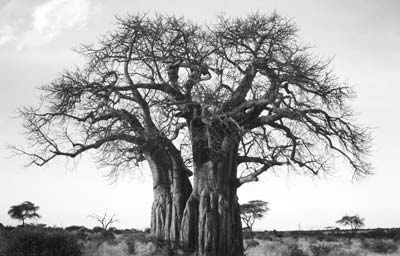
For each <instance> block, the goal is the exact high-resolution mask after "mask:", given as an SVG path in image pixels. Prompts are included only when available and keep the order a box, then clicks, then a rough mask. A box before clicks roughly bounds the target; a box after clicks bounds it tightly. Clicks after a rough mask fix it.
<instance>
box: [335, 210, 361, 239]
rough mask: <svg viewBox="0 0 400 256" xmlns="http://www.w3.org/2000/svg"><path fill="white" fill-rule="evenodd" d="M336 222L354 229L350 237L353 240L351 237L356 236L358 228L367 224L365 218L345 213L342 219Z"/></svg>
mask: <svg viewBox="0 0 400 256" xmlns="http://www.w3.org/2000/svg"><path fill="white" fill-rule="evenodd" d="M336 223H338V224H340V225H343V226H350V228H351V231H352V236H350V237H349V240H351V238H352V237H354V235H355V234H356V232H357V229H359V228H361V227H364V225H365V224H364V218H360V217H359V216H358V215H354V216H348V215H345V216H343V217H342V218H341V219H340V220H338V221H336Z"/></svg>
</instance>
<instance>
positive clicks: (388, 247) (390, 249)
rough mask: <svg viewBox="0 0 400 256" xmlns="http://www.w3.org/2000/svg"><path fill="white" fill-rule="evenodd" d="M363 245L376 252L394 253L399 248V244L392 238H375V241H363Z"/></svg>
mask: <svg viewBox="0 0 400 256" xmlns="http://www.w3.org/2000/svg"><path fill="white" fill-rule="evenodd" d="M362 245H363V247H364V248H366V249H367V250H370V251H373V252H376V253H384V254H386V253H394V252H396V251H397V250H398V248H399V246H398V245H397V244H396V243H395V242H393V241H392V240H374V241H372V242H371V241H367V240H365V241H363V244H362Z"/></svg>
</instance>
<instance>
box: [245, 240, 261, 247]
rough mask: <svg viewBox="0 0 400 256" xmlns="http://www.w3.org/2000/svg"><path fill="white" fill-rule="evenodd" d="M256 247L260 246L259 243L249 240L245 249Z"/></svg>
mask: <svg viewBox="0 0 400 256" xmlns="http://www.w3.org/2000/svg"><path fill="white" fill-rule="evenodd" d="M258 245H260V243H259V242H257V241H256V240H250V241H249V242H248V243H247V247H249V248H250V247H256V246H258Z"/></svg>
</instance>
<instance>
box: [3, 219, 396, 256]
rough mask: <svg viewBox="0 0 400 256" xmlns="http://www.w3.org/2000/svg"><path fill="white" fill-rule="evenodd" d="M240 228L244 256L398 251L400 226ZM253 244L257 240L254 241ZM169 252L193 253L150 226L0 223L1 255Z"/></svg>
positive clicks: (163, 255) (160, 255)
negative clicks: (153, 231)
mask: <svg viewBox="0 0 400 256" xmlns="http://www.w3.org/2000/svg"><path fill="white" fill-rule="evenodd" d="M349 237H353V231H352V230H340V229H339V230H313V231H264V232H259V231H258V232H257V231H256V232H254V238H253V239H251V238H250V233H248V232H246V231H245V232H244V247H245V248H246V250H245V255H248V256H264V255H265V256H271V255H272V256H367V255H373V256H378V255H399V254H400V251H399V249H398V248H399V245H400V229H398V228H396V229H361V230H358V231H357V234H356V236H355V237H354V238H353V239H352V240H351V241H350V240H349V239H348V238H349ZM254 242H256V243H254ZM28 255H29V256H31V255H35V256H133V255H139V256H169V255H191V254H187V253H184V252H183V250H181V249H179V248H177V247H172V246H170V244H169V243H165V242H163V241H161V240H155V239H154V238H153V237H152V236H151V235H150V232H149V230H146V231H139V230H135V229H125V230H120V229H116V228H109V229H108V230H104V229H102V228H94V229H88V228H85V227H83V226H70V227H66V228H57V227H51V228H50V227H45V226H44V225H39V226H34V225H29V224H28V225H25V226H22V225H21V226H18V227H10V226H3V227H1V226H0V256H28Z"/></svg>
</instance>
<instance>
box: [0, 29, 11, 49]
mask: <svg viewBox="0 0 400 256" xmlns="http://www.w3.org/2000/svg"><path fill="white" fill-rule="evenodd" d="M13 39H14V33H13V28H12V27H11V26H9V25H3V26H2V27H0V46H1V45H3V44H6V43H8V42H9V41H11V40H13Z"/></svg>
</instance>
